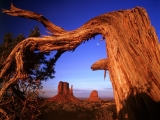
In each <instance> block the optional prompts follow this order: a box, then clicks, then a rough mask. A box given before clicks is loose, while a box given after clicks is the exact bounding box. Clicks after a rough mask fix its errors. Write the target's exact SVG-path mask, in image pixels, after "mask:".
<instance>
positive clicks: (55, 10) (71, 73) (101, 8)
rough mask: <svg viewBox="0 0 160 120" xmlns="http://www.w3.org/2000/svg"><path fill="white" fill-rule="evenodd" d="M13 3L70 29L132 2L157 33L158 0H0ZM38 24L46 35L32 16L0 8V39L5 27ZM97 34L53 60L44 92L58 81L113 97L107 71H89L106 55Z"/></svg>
mask: <svg viewBox="0 0 160 120" xmlns="http://www.w3.org/2000/svg"><path fill="white" fill-rule="evenodd" d="M11 2H12V3H13V4H14V5H15V6H16V7H19V8H22V9H26V10H30V11H34V12H37V13H40V14H42V15H44V16H45V17H46V18H47V19H49V20H50V21H52V22H53V23H54V24H56V25H58V26H60V27H62V28H64V29H66V30H74V29H76V28H78V27H80V26H81V25H83V24H84V23H85V22H87V21H88V20H90V19H91V18H93V17H96V16H98V15H100V14H104V13H107V12H112V11H115V10H123V9H132V8H133V7H135V6H142V7H144V8H145V9H146V10H147V12H148V14H149V17H150V20H151V24H152V25H153V26H154V27H155V29H156V32H157V34H158V36H160V24H159V21H160V9H159V8H160V1H159V0H21V1H20V0H5V1H4V0H0V9H1V8H5V9H9V7H10V3H11ZM34 26H38V27H39V28H40V31H41V34H43V35H47V33H46V31H48V30H46V29H45V27H44V26H43V25H41V24H40V23H38V22H37V21H34V20H28V19H24V18H19V17H11V16H8V15H6V14H2V13H1V12H0V41H2V39H3V36H4V34H5V33H7V32H8V31H10V32H12V33H13V34H14V35H18V34H20V33H23V34H24V35H25V36H27V35H28V34H29V31H30V30H31V29H33V28H34ZM100 39H101V36H100V35H98V36H96V38H95V39H92V40H90V41H89V42H86V43H85V44H82V45H80V46H79V47H78V48H77V49H76V50H75V51H74V52H67V53H65V54H63V55H62V56H61V58H60V59H59V60H58V61H57V63H56V66H55V70H56V74H55V78H54V79H52V80H48V81H47V82H43V85H44V91H46V92H45V94H44V96H47V97H52V96H54V95H55V94H57V86H58V82H59V81H66V82H69V84H70V85H73V89H74V95H75V96H76V97H89V94H90V92H91V91H92V90H97V91H98V93H99V96H100V97H101V98H102V97H113V90H112V85H111V82H110V80H109V74H108V73H107V76H106V79H105V80H104V71H92V70H91V69H90V66H91V65H92V64H93V63H94V62H95V61H97V60H99V59H102V58H105V57H107V53H106V48H105V42H104V41H100Z"/></svg>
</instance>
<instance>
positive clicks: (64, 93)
mask: <svg viewBox="0 0 160 120" xmlns="http://www.w3.org/2000/svg"><path fill="white" fill-rule="evenodd" d="M48 101H51V102H79V101H80V100H79V99H77V98H76V97H75V96H74V95H73V85H71V88H69V83H67V82H62V81H60V82H59V84H58V94H57V95H55V96H54V97H52V98H50V99H49V100H48Z"/></svg>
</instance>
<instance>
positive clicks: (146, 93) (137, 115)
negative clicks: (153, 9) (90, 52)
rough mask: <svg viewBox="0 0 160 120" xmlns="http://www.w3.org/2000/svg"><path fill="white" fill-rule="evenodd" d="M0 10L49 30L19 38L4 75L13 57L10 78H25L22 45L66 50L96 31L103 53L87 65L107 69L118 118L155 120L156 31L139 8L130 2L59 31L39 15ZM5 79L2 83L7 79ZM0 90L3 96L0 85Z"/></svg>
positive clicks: (158, 81) (158, 83) (158, 89)
mask: <svg viewBox="0 0 160 120" xmlns="http://www.w3.org/2000/svg"><path fill="white" fill-rule="evenodd" d="M3 12H4V13H7V14H9V15H11V16H20V17H25V18H30V19H34V20H37V21H39V22H41V23H42V24H43V25H44V26H45V27H46V28H48V30H50V31H51V32H52V33H53V35H52V36H45V37H41V38H27V39H26V40H24V41H23V42H21V43H19V44H18V45H17V46H16V47H15V48H14V49H13V51H12V53H11V54H10V55H9V57H8V58H7V60H6V61H5V62H4V67H3V69H2V71H1V73H0V77H4V76H5V74H6V72H7V70H8V69H9V68H10V66H11V64H12V62H14V61H16V63H17V64H16V65H17V70H16V77H15V78H21V79H24V78H26V77H27V73H26V71H25V69H24V68H25V62H24V59H25V54H24V53H25V50H28V49H26V48H30V50H31V51H32V50H37V49H39V50H40V51H43V52H45V51H46V52H47V51H50V50H56V51H70V50H74V49H75V48H76V47H77V46H78V45H80V44H81V43H82V42H85V41H86V40H88V39H90V38H92V37H94V36H96V35H97V34H102V36H103V37H104V38H105V41H106V49H107V54H108V55H107V56H108V58H107V59H102V60H100V61H97V62H96V63H94V64H93V65H92V67H91V68H92V69H93V70H105V71H106V70H109V74H110V79H111V82H112V85H113V90H114V96H115V101H116V106H117V113H118V118H119V120H124V119H127V120H158V119H160V114H159V111H160V94H159V93H160V72H159V71H160V62H159V60H160V51H159V44H158V38H157V35H156V33H155V30H154V27H152V26H151V24H150V20H149V17H148V15H147V12H146V11H145V9H143V8H141V7H135V8H133V9H132V10H123V11H115V12H111V13H107V14H103V15H100V16H98V17H95V18H93V19H91V20H90V21H88V22H87V23H85V24H84V25H83V26H82V27H80V28H78V29H76V30H73V31H65V30H63V29H62V28H60V27H58V26H56V25H54V24H52V23H51V22H50V21H49V20H47V19H46V18H45V17H43V16H42V15H40V14H37V13H34V12H31V11H26V10H22V9H19V8H16V7H14V6H13V5H11V9H10V10H3ZM11 80H12V79H11ZM11 80H10V81H9V82H8V83H6V84H12V82H11ZM5 89H6V88H4V89H3V90H5ZM0 95H1V96H2V95H3V91H2V90H1V92H0Z"/></svg>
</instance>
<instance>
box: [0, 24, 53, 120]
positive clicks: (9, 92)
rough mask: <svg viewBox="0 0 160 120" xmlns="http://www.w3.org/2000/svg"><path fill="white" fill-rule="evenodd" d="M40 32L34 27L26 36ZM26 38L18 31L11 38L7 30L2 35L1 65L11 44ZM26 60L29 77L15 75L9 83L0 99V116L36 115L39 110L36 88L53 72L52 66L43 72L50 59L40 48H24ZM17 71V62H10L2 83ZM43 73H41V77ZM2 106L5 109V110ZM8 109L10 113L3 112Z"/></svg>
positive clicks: (28, 116)
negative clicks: (28, 49) (12, 81)
mask: <svg viewBox="0 0 160 120" xmlns="http://www.w3.org/2000/svg"><path fill="white" fill-rule="evenodd" d="M38 36H40V30H39V28H38V27H35V28H34V30H31V31H30V34H29V36H28V37H38ZM24 39H25V37H24V35H23V34H19V35H18V36H16V37H15V38H13V34H12V33H10V32H8V33H7V34H5V35H4V39H3V40H4V42H3V44H1V46H0V58H1V59H0V63H1V64H0V65H1V69H2V68H3V62H4V61H5V60H6V59H7V57H8V56H9V54H10V53H11V51H12V50H13V48H14V47H15V46H16V45H17V44H18V43H19V42H22V41H23V40H24ZM27 54H28V55H27V59H26V62H27V63H28V64H29V65H28V66H27V67H26V70H27V73H28V78H27V79H25V80H23V81H22V80H21V79H17V81H15V82H14V83H13V84H12V85H10V86H9V87H8V88H7V89H6V91H5V93H4V96H3V97H1V100H0V108H1V113H3V115H1V117H2V119H5V117H7V119H18V118H20V119H24V118H25V119H33V118H34V119H35V118H36V116H37V115H39V114H40V111H39V107H40V102H41V101H39V98H38V96H39V91H40V90H41V88H42V84H41V81H42V80H46V79H47V77H50V78H53V77H54V76H53V74H54V73H55V71H54V69H52V71H51V70H48V74H46V73H45V71H46V70H47V68H46V67H47V65H48V64H49V62H50V60H49V59H48V58H47V56H48V55H49V53H40V52H39V51H29V52H27ZM15 71H16V62H13V64H12V66H11V67H10V69H9V70H8V71H7V73H6V75H5V76H4V77H2V78H1V79H0V80H1V81H0V82H1V87H2V89H3V86H4V85H5V84H6V83H7V82H8V80H9V79H10V78H12V77H11V76H14V74H15ZM43 74H45V75H44V77H43ZM4 109H5V110H4ZM7 113H10V114H9V116H6V115H7Z"/></svg>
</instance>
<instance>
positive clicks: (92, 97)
mask: <svg viewBox="0 0 160 120" xmlns="http://www.w3.org/2000/svg"><path fill="white" fill-rule="evenodd" d="M87 101H90V102H102V101H103V100H101V99H100V98H99V97H98V91H97V90H93V91H92V92H91V93H90V97H89V98H88V99H87Z"/></svg>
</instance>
